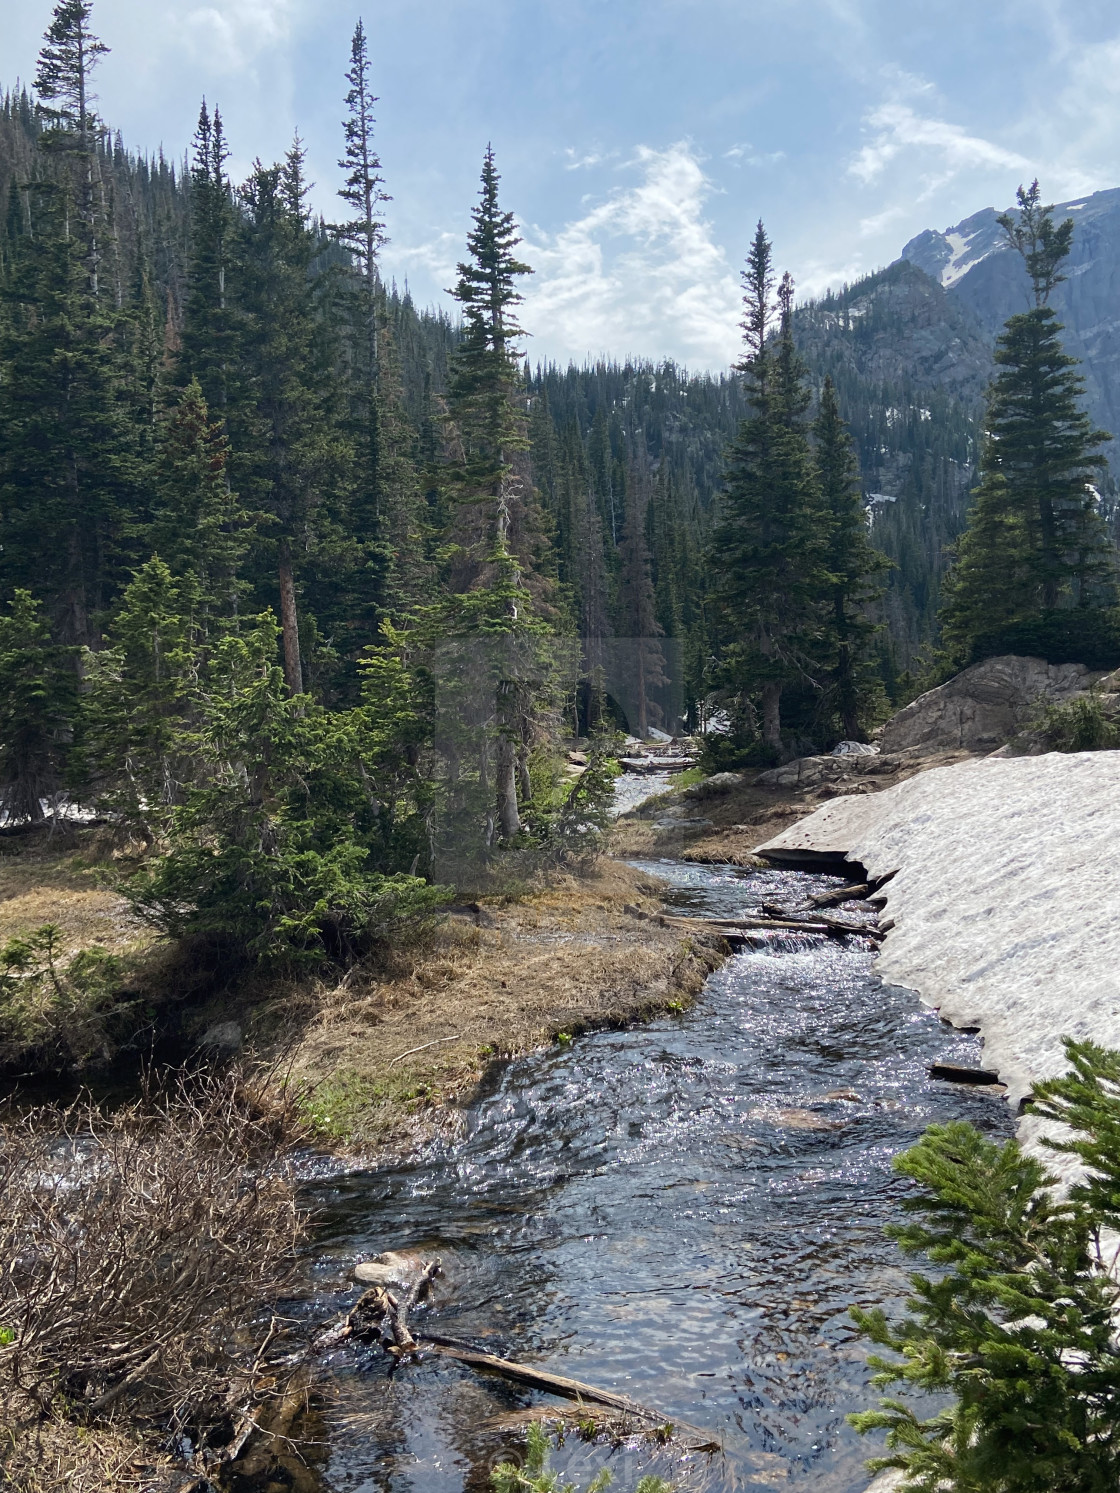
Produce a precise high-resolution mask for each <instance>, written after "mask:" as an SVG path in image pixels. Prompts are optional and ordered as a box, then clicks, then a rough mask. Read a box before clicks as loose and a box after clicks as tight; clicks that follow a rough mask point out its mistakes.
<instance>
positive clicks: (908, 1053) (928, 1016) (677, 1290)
mask: <svg viewBox="0 0 1120 1493" xmlns="http://www.w3.org/2000/svg"><path fill="white" fill-rule="evenodd" d="M644 869H646V870H648V871H649V872H651V873H652V874H654V875H657V876H659V877H661V878H663V879H664V880H665V881H666V882H667V883H668V884H669V890H668V893H667V896H668V900H669V901H670V902H671V903H672V904H674V906H675V909H676V911H677V912H678V913H679V914H680V915H682V916H690V917H691V916H701V917H706V918H719V919H721V920H723V919H727V920H729V921H734V920H735V919H739V920H740V921H743V920H748V921H749V920H751V919H752V918H753V917H756V916H758V915H760V914H762V908H763V904H764V903H769V904H771V905H775V904H776V905H779V906H786V905H792V904H794V903H797V902H801V903H806V904H807V903H808V899H809V897H810V895H812V894H818V895H820V894H823V893H824V892H826V891H828V890H829V889H830V888H833V887H836V886H838V885H839V883H838V882H837V880H836V879H835V878H830V877H825V876H804V875H799V874H797V873H794V872H787V871H755V872H746V873H743V872H736V871H734V870H731V869H730V868H726V867H705V866H685V865H681V864H677V863H652V864H649V865H647V866H645V867H644ZM764 917H765V914H762V916H761V917H759V918H758V920H759V921H762V920H763V919H764ZM978 1051H979V1049H978V1043H977V1039H976V1038H975V1037H972V1036H968V1035H965V1034H962V1033H958V1032H955V1031H953V1030H951V1029H950V1028H948V1027H946V1026H944V1025H943V1024H942V1023H940V1022H939V1021H938V1019H937V1017H936V1016H935V1015H934V1014H933V1013H932V1012H930V1011H928V1010H926V1009H924V1008H923V1007H922V1006H921V1005H920V1003H919V1002H918V1000H917V998H916V996H914V995H913V994H912V993H911V992H909V991H903V990H898V989H894V988H890V987H884V986H883V985H882V984H881V982H880V981H879V980H878V979H877V977H876V975H875V969H874V956H873V953H872V952H871V947H870V942H869V941H867V940H859V939H850V940H848V939H838V938H836V937H830V936H823V935H805V934H802V933H799V932H794V931H789V930H778V931H776V932H774V933H773V934H763V935H762V936H761V937H760V938H758V939H756V946H749V945H748V946H747V947H745V948H744V949H743V950H742V952H739V953H737V954H735V956H734V957H733V958H731V959H730V960H729V961H728V962H727V963H726V964H725V965H724V967H723V968H722V969H721V970H719V971H718V972H717V973H716V974H714V975H713V976H712V977H711V978H710V979H709V981H708V983H707V985H706V987H705V990H704V992H703V994H702V996H701V998H700V999H699V1001H698V1002H697V1004H696V1006H695V1007H694V1008H693V1009H692V1010H690V1011H689V1012H687V1013H685V1014H683V1015H681V1016H677V1017H666V1018H663V1019H661V1020H658V1021H656V1022H653V1023H651V1024H650V1025H648V1026H644V1027H641V1028H638V1029H636V1030H633V1031H626V1032H604V1033H600V1034H597V1035H594V1036H590V1037H586V1038H582V1039H580V1040H579V1041H578V1042H575V1043H572V1044H570V1045H568V1044H565V1045H563V1046H561V1047H558V1048H556V1049H553V1050H551V1051H549V1052H545V1053H538V1054H534V1055H532V1056H530V1057H527V1058H524V1059H520V1060H518V1061H516V1062H513V1063H510V1064H508V1065H506V1066H505V1067H504V1068H503V1069H502V1070H501V1071H498V1072H496V1073H495V1074H494V1075H493V1079H492V1084H491V1088H490V1091H489V1092H488V1093H486V1094H485V1095H484V1096H483V1097H481V1098H480V1099H479V1100H478V1102H477V1103H476V1104H475V1105H474V1107H473V1108H472V1109H471V1111H470V1113H469V1115H468V1119H467V1133H466V1136H465V1137H464V1138H463V1139H462V1140H461V1141H460V1142H459V1143H458V1144H456V1145H454V1146H450V1145H448V1146H443V1147H440V1148H437V1149H435V1150H433V1151H432V1152H430V1153H429V1154H427V1155H426V1156H424V1157H423V1158H422V1159H420V1160H418V1161H416V1162H414V1163H412V1164H410V1165H407V1166H401V1167H398V1168H395V1169H389V1170H382V1171H378V1172H372V1173H367V1174H359V1175H351V1176H346V1177H342V1178H334V1179H332V1180H330V1181H329V1182H324V1183H322V1184H320V1185H319V1188H318V1194H319V1195H318V1199H317V1201H318V1203H319V1205H320V1206H321V1208H322V1210H323V1211H322V1218H323V1226H322V1229H321V1230H320V1232H319V1235H318V1247H319V1249H320V1256H319V1260H318V1264H317V1269H318V1272H319V1277H320V1280H321V1282H322V1287H323V1293H322V1296H321V1297H320V1299H319V1301H318V1302H317V1303H316V1307H317V1309H319V1310H321V1311H322V1312H323V1314H324V1315H326V1314H327V1313H328V1312H329V1311H330V1310H331V1309H332V1308H337V1309H340V1310H345V1308H346V1306H347V1304H348V1303H349V1302H352V1301H353V1299H354V1295H355V1289H350V1290H349V1292H346V1291H343V1290H336V1289H334V1288H333V1287H332V1282H340V1281H341V1280H342V1279H343V1278H344V1277H345V1274H346V1273H347V1272H348V1270H349V1268H350V1267H351V1266H352V1265H353V1262H354V1261H355V1260H356V1259H358V1258H369V1257H372V1256H374V1255H377V1254H379V1253H380V1252H382V1251H384V1250H403V1251H412V1252H415V1253H417V1254H419V1255H421V1256H422V1257H424V1258H429V1257H434V1256H439V1257H440V1259H441V1261H442V1270H443V1273H442V1275H441V1276H440V1277H439V1278H438V1279H437V1280H436V1281H435V1282H434V1283H433V1289H432V1292H431V1295H430V1298H429V1300H428V1302H427V1303H426V1304H424V1305H423V1306H421V1307H418V1308H417V1309H416V1310H415V1312H414V1315H413V1317H412V1319H411V1325H412V1328H413V1330H414V1331H415V1332H416V1333H417V1335H418V1336H422V1335H423V1333H424V1332H425V1331H427V1332H430V1333H432V1334H433V1335H440V1336H443V1337H444V1338H446V1339H448V1340H451V1341H460V1342H466V1343H470V1344H472V1345H473V1346H474V1347H476V1348H477V1349H480V1350H482V1351H483V1352H485V1353H486V1354H489V1355H492V1356H495V1357H499V1358H505V1359H514V1360H516V1361H517V1362H519V1363H526V1364H531V1365H533V1366H534V1367H536V1368H539V1369H541V1370H544V1371H547V1372H550V1373H552V1374H555V1375H559V1376H562V1377H564V1378H566V1379H578V1380H581V1381H584V1382H586V1383H590V1384H593V1385H596V1386H599V1387H601V1388H603V1389H604V1390H609V1391H612V1392H614V1393H617V1394H619V1395H621V1396H625V1397H626V1398H628V1399H630V1400H633V1401H636V1402H638V1403H640V1404H642V1405H646V1406H653V1407H656V1409H657V1410H658V1411H660V1412H663V1413H664V1415H665V1416H666V1417H667V1418H668V1419H669V1420H673V1421H675V1422H677V1423H687V1424H688V1425H690V1426H691V1427H694V1428H699V1429H700V1430H701V1431H703V1432H704V1434H705V1435H707V1436H709V1437H710V1438H711V1440H712V1441H715V1442H718V1443H720V1444H721V1446H722V1447H723V1452H722V1454H721V1455H718V1456H707V1455H703V1454H699V1453H696V1454H693V1455H691V1456H689V1457H685V1458H684V1459H683V1461H682V1459H681V1454H680V1452H679V1451H677V1450H674V1448H673V1447H672V1446H670V1447H668V1448H665V1449H664V1450H660V1451H659V1450H657V1448H656V1447H654V1448H650V1447H649V1446H645V1447H643V1448H640V1449H639V1448H636V1447H634V1446H631V1447H629V1448H623V1449H622V1450H621V1451H616V1452H614V1453H611V1452H610V1451H609V1448H607V1447H605V1446H603V1445H595V1444H585V1443H584V1442H582V1441H580V1440H579V1439H578V1437H574V1436H569V1437H568V1438H567V1440H566V1441H565V1443H564V1445H563V1446H562V1447H561V1448H560V1450H559V1451H558V1453H557V1458H556V1463H557V1465H559V1466H565V1465H566V1466H569V1467H571V1468H572V1469H573V1470H576V1469H584V1470H586V1469H587V1468H590V1467H592V1466H598V1465H601V1464H602V1463H603V1461H604V1460H608V1461H610V1460H611V1459H612V1458H613V1463H612V1465H614V1467H615V1472H616V1480H615V1486H616V1487H618V1488H619V1490H620V1493H628V1489H629V1488H630V1487H632V1486H633V1484H634V1483H635V1482H636V1481H637V1477H638V1476H639V1475H640V1473H641V1472H644V1471H646V1470H653V1471H659V1472H661V1474H662V1475H664V1476H669V1477H671V1478H672V1479H673V1480H674V1483H675V1486H677V1487H679V1488H681V1489H689V1488H696V1489H707V1488H720V1489H722V1488H726V1489H732V1488H756V1487H757V1488H774V1487H783V1488H785V1487H789V1488H798V1487H804V1488H806V1489H808V1488H812V1489H813V1490H815V1493H818V1490H819V1493H856V1490H862V1489H863V1488H865V1487H866V1484H867V1477H866V1474H865V1473H864V1471H863V1465H862V1464H863V1460H864V1458H865V1457H867V1456H869V1455H871V1454H872V1453H873V1451H874V1448H873V1447H872V1446H871V1445H869V1444H868V1443H865V1442H861V1440H860V1438H858V1437H857V1436H856V1435H855V1434H854V1432H852V1431H851V1430H850V1429H849V1428H848V1427H847V1426H846V1424H845V1421H844V1417H845V1415H846V1413H847V1412H848V1411H850V1410H853V1409H856V1408H860V1407H863V1406H866V1405H867V1404H868V1403H870V1400H871V1393H870V1392H869V1391H868V1389H867V1378H868V1374H867V1370H866V1367H865V1363H864V1353H865V1350H864V1347H863V1345H862V1344H861V1343H860V1342H859V1341H858V1340H857V1339H856V1338H855V1337H854V1335H853V1333H852V1329H851V1326H850V1323H849V1321H848V1318H847V1308H848V1306H849V1304H850V1303H852V1302H853V1301H859V1302H871V1301H881V1300H884V1299H889V1298H892V1297H894V1298H897V1297H898V1296H899V1295H900V1294H901V1292H902V1289H903V1283H904V1271H903V1265H902V1262H901V1261H900V1259H899V1258H898V1257H897V1255H896V1253H895V1251H894V1248H893V1246H892V1245H890V1244H889V1243H887V1242H886V1241H885V1240H884V1239H883V1237H882V1232H881V1231H882V1226H883V1224H884V1223H885V1222H887V1221H889V1220H890V1219H892V1218H894V1217H897V1216H898V1210H899V1202H900V1198H901V1196H902V1192H903V1189H902V1186H901V1184H900V1183H899V1182H898V1181H897V1179H896V1178H895V1177H894V1175H893V1173H892V1171H891V1158H892V1156H893V1155H894V1154H895V1153H896V1152H897V1151H899V1150H901V1149H903V1148H904V1147H906V1146H907V1145H909V1144H911V1143H912V1142H913V1141H915V1140H916V1139H917V1138H918V1136H919V1135H920V1134H921V1132H922V1130H923V1129H924V1128H925V1126H926V1125H927V1124H929V1123H930V1122H931V1121H935V1120H937V1121H944V1120H947V1119H955V1118H967V1119H970V1120H972V1121H973V1122H974V1123H976V1124H978V1125H980V1126H981V1127H983V1128H984V1129H986V1130H988V1131H991V1132H998V1133H1009V1132H1010V1129H1011V1120H1010V1116H1009V1115H1008V1114H1007V1112H1006V1108H1005V1106H1004V1105H1003V1104H1002V1103H1001V1102H1000V1101H999V1099H998V1098H995V1097H993V1096H992V1094H990V1093H986V1092H984V1091H983V1090H977V1089H974V1088H973V1089H969V1088H966V1087H962V1086H957V1085H950V1084H946V1083H942V1082H938V1081H936V1080H934V1079H931V1078H930V1077H929V1071H928V1070H929V1067H930V1064H931V1063H934V1062H948V1063H955V1064H957V1065H961V1066H964V1067H975V1066H976V1063H977V1057H978ZM331 1369H332V1374H333V1379H334V1398H333V1405H332V1408H331V1410H330V1413H329V1415H328V1423H329V1430H328V1431H327V1433H326V1435H325V1444H324V1446H323V1447H322V1448H321V1450H320V1453H319V1455H318V1457H317V1458H313V1460H317V1474H318V1476H317V1482H318V1485H319V1486H320V1487H322V1488H324V1489H330V1490H332V1493H334V1490H337V1493H375V1490H376V1493H406V1490H407V1493H467V1490H471V1493H474V1490H482V1489H484V1488H486V1486H487V1473H488V1469H489V1467H490V1466H492V1465H493V1464H494V1462H495V1461H498V1460H501V1459H502V1458H503V1457H505V1456H508V1455H509V1454H510V1453H511V1452H515V1451H516V1449H517V1447H518V1446H519V1445H520V1436H521V1428H522V1426H523V1412H524V1411H525V1410H527V1409H529V1408H531V1407H534V1406H541V1405H546V1404H551V1405H554V1406H555V1407H556V1408H557V1410H560V1409H562V1408H567V1409H568V1410H569V1411H570V1409H571V1407H570V1405H568V1406H565V1405H564V1403H563V1402H562V1401H559V1400H551V1399H550V1398H549V1397H548V1396H546V1395H544V1394H542V1393H540V1392H538V1391H535V1390H533V1389H530V1388H528V1387H526V1386H522V1385H518V1384H516V1383H513V1382H509V1381H508V1380H505V1379H502V1378H500V1377H497V1376H495V1375H493V1374H488V1373H485V1372H479V1370H478V1367H476V1366H474V1365H472V1363H471V1362H469V1361H460V1360H457V1359H455V1358H453V1357H451V1356H449V1355H435V1354H433V1355H431V1356H430V1357H429V1358H427V1359H424V1360H422V1361H420V1362H402V1363H401V1364H400V1365H399V1366H397V1367H396V1368H395V1369H394V1370H393V1372H392V1373H391V1374H390V1361H389V1360H388V1359H387V1357H386V1355H384V1354H383V1353H382V1352H381V1350H379V1349H378V1350H376V1351H373V1350H363V1349H361V1348H360V1347H358V1348H355V1347H352V1346H351V1347H346V1348H343V1349H341V1350H340V1351H339V1352H338V1353H337V1354H336V1355H334V1356H333V1358H332V1363H331Z"/></svg>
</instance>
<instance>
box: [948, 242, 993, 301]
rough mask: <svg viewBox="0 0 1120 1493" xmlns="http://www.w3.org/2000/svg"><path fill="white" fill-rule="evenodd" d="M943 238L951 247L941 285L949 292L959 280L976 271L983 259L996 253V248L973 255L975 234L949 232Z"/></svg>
mask: <svg viewBox="0 0 1120 1493" xmlns="http://www.w3.org/2000/svg"><path fill="white" fill-rule="evenodd" d="M943 236H944V239H945V242H946V243H947V244H948V245H949V262H948V263H947V264H946V265H944V266H943V267H942V270H941V283H942V285H943V286H944V287H945V289H946V290H949V289H951V287H952V286H954V285H956V283H957V281H958V280H963V279H964V277H965V275H967V274H968V272H969V270H971V269H974V268H975V267H976V265H978V264H979V263H980V261H981V260H982V259H987V257H988V255H989V254H991V253H993V252H994V246H993V248H992V249H988V250H986V251H985V252H984V253H983V254H976V255H973V254H972V252H971V250H972V244H973V241H974V239H975V238H976V235H975V234H963V233H953V232H949V233H946V234H944V235H943Z"/></svg>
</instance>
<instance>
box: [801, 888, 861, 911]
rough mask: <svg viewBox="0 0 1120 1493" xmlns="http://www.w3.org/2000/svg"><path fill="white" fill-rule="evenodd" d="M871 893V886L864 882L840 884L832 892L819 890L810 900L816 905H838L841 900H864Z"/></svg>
mask: <svg viewBox="0 0 1120 1493" xmlns="http://www.w3.org/2000/svg"><path fill="white" fill-rule="evenodd" d="M870 895H871V887H870V885H869V884H867V883H864V885H863V886H838V887H836V888H834V890H833V891H831V892H818V893H817V895H816V896H815V897H810V898H809V901H810V902H811V903H812V905H813V906H814V907H837V906H839V904H840V903H841V902H862V901H863V900H864V898H865V897H869V896H870Z"/></svg>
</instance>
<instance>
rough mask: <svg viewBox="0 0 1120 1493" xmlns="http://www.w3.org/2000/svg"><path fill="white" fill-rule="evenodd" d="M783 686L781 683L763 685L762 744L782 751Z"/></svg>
mask: <svg viewBox="0 0 1120 1493" xmlns="http://www.w3.org/2000/svg"><path fill="white" fill-rule="evenodd" d="M781 703H782V686H781V685H780V684H764V685H763V686H762V744H763V746H766V747H769V748H770V750H771V751H772V752H778V753H780V752H781V750H782V715H781Z"/></svg>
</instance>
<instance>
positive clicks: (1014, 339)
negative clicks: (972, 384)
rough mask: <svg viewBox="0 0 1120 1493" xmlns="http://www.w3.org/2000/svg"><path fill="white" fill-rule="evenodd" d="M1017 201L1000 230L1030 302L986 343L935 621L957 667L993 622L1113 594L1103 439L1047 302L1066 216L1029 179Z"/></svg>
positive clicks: (1055, 280) (1068, 232)
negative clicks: (963, 488)
mask: <svg viewBox="0 0 1120 1493" xmlns="http://www.w3.org/2000/svg"><path fill="white" fill-rule="evenodd" d="M1018 197H1019V211H1018V215H1017V216H1016V217H1011V216H1010V215H1005V216H1004V217H1002V218H1001V219H1000V223H1001V225H1002V227H1003V229H1004V232H1005V234H1006V235H1007V238H1008V240H1009V242H1010V244H1011V245H1012V247H1013V248H1015V249H1016V250H1017V251H1018V253H1019V254H1021V255H1022V257H1023V260H1024V263H1025V266H1026V270H1027V275H1028V278H1029V281H1030V287H1031V300H1032V302H1033V304H1032V305H1031V306H1030V308H1029V309H1028V310H1027V311H1023V312H1019V313H1018V314H1017V315H1015V316H1012V317H1011V318H1010V319H1009V320H1008V321H1007V323H1006V325H1005V327H1004V330H1003V332H1002V334H1001V335H1000V337H999V340H998V342H997V344H996V354H995V362H996V366H997V369H998V372H997V374H996V376H995V378H994V379H993V381H992V384H991V386H990V388H989V390H988V411H987V421H986V424H987V439H986V442H985V447H984V457H983V464H982V469H981V476H980V483H979V487H978V491H977V499H976V502H975V505H974V508H973V512H972V515H971V516H970V522H969V527H968V529H967V530H966V532H965V535H964V536H963V538H962V540H961V542H960V546H959V550H958V561H957V567H956V574H955V575H954V577H953V578H952V580H951V582H950V586H949V595H948V601H947V604H946V607H945V610H944V615H943V626H944V630H945V635H946V638H947V640H948V641H949V642H950V645H951V647H952V648H953V650H954V656H955V660H956V661H957V662H967V661H968V657H969V656H970V654H971V651H972V648H973V646H974V645H975V643H976V641H977V639H978V637H979V636H980V635H981V634H982V633H983V632H985V631H989V630H991V629H992V627H994V626H999V625H1000V624H1001V623H1003V622H1007V621H1024V620H1027V619H1029V618H1031V617H1037V616H1038V615H1039V614H1040V613H1046V612H1053V611H1054V610H1055V609H1057V608H1059V607H1069V606H1081V607H1093V606H1101V605H1109V604H1111V603H1112V602H1113V601H1114V599H1115V594H1116V592H1115V567H1114V559H1113V555H1112V553H1111V549H1110V546H1109V544H1108V539H1107V534H1106V532H1105V529H1104V525H1103V522H1102V520H1101V517H1100V514H1099V512H1098V507H1097V497H1096V491H1095V488H1094V483H1095V482H1096V481H1099V479H1100V474H1101V472H1102V471H1103V469H1104V467H1105V464H1106V463H1105V458H1104V456H1103V455H1101V453H1100V450H1099V448H1100V447H1101V445H1103V444H1104V442H1106V441H1107V440H1108V439H1109V436H1108V435H1107V434H1106V433H1105V432H1104V431H1100V430H1094V429H1093V426H1092V423H1091V422H1090V420H1089V418H1088V416H1087V415H1086V413H1085V411H1084V408H1083V394H1084V379H1083V378H1082V377H1081V375H1080V374H1078V373H1077V372H1076V371H1075V370H1076V368H1077V360H1076V359H1075V358H1071V357H1070V356H1069V355H1068V354H1067V353H1065V352H1064V351H1063V349H1062V344H1061V332H1062V330H1063V328H1062V326H1061V324H1060V323H1059V321H1058V319H1057V316H1056V315H1055V313H1054V310H1053V308H1052V307H1051V306H1050V305H1049V298H1050V295H1051V293H1052V291H1053V290H1054V287H1055V286H1056V285H1058V284H1060V283H1061V281H1062V280H1063V279H1064V276H1063V275H1062V274H1061V272H1060V266H1061V264H1062V261H1063V260H1064V259H1065V258H1066V256H1067V255H1068V254H1069V251H1070V245H1071V242H1072V238H1073V226H1074V225H1073V219H1072V218H1070V219H1067V220H1066V222H1064V223H1062V224H1060V225H1057V226H1055V224H1054V221H1053V217H1052V213H1053V208H1052V207H1049V206H1044V205H1043V204H1042V199H1041V194H1040V192H1039V187H1038V182H1037V181H1036V182H1033V183H1032V184H1031V186H1030V187H1029V188H1023V187H1020V188H1019V194H1018ZM985 624H987V625H985Z"/></svg>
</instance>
